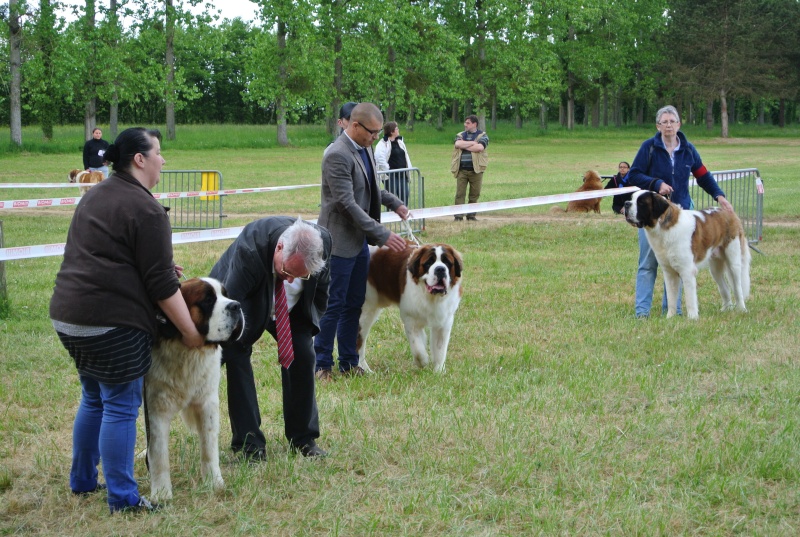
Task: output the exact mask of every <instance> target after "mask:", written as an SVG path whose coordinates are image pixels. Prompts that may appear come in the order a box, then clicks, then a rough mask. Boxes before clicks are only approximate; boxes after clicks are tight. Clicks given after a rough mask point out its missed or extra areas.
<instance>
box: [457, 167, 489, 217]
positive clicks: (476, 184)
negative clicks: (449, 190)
mask: <svg viewBox="0 0 800 537" xmlns="http://www.w3.org/2000/svg"><path fill="white" fill-rule="evenodd" d="M467 185H469V203H478V198H480V197H481V186H482V185H483V172H480V173H478V172H475V171H472V170H458V174H456V200H455V204H456V205H461V204H462V203H464V198H466V196H467ZM467 216H475V213H469V214H467Z"/></svg>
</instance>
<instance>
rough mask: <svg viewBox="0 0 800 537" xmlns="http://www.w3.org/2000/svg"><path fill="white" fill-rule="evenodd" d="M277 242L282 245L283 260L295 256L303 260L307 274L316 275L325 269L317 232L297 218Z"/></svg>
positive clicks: (322, 251)
mask: <svg viewBox="0 0 800 537" xmlns="http://www.w3.org/2000/svg"><path fill="white" fill-rule="evenodd" d="M279 242H281V243H283V256H284V259H289V258H290V257H292V256H293V255H295V254H297V255H299V256H300V257H302V258H303V262H304V263H305V266H306V269H307V270H308V272H309V274H317V273H318V272H319V271H321V270H322V269H323V268H324V267H325V259H324V258H323V256H324V254H325V249H324V246H323V244H322V235H321V234H320V232H319V230H318V229H317V228H315V227H314V226H312V225H311V224H309V223H308V222H306V221H304V220H303V219H302V218H300V217H299V216H298V217H297V221H296V222H295V223H294V224H292V225H291V226H289V227H288V228H286V231H284V232H283V233H282V234H281V238H280V239H279Z"/></svg>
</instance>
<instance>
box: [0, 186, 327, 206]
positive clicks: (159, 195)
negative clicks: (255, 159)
mask: <svg viewBox="0 0 800 537" xmlns="http://www.w3.org/2000/svg"><path fill="white" fill-rule="evenodd" d="M69 186H73V187H74V186H76V185H69ZM86 186H88V185H86ZM300 188H319V184H315V185H289V186H265V187H258V188H235V189H227V190H198V191H191V192H156V193H154V194H153V197H154V198H155V199H157V200H162V199H179V198H196V197H200V196H203V197H206V196H228V195H232V194H254V193H259V192H278V191H281V190H298V189H300ZM80 201H81V198H80V196H77V197H73V198H46V199H31V200H6V201H0V209H37V208H40V207H58V206H64V205H77V204H78V203H80Z"/></svg>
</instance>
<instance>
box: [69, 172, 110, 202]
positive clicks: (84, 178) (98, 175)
mask: <svg viewBox="0 0 800 537" xmlns="http://www.w3.org/2000/svg"><path fill="white" fill-rule="evenodd" d="M67 177H68V178H69V182H70V183H77V184H78V190H80V191H81V196H83V195H84V194H86V193H87V192H88V191H89V189H90V188H91V187H90V186H85V185H94V184H97V183H99V182H100V181H102V180H103V172H90V171H87V170H72V171H71V172H69V175H68V176H67Z"/></svg>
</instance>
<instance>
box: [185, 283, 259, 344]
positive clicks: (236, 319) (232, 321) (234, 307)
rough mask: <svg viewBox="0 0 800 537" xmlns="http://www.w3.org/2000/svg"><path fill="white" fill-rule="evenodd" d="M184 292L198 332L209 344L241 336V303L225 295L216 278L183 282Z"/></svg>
mask: <svg viewBox="0 0 800 537" xmlns="http://www.w3.org/2000/svg"><path fill="white" fill-rule="evenodd" d="M181 294H182V295H183V299H184V300H185V301H186V305H187V306H188V307H189V313H190V315H191V317H192V321H194V324H195V326H196V327H197V331H198V332H200V333H201V334H203V335H204V336H205V338H206V342H207V343H222V342H224V341H232V340H236V339H238V338H239V337H241V335H242V332H243V331H244V314H243V313H242V307H241V305H240V304H239V303H238V302H236V301H235V300H231V299H230V298H228V297H227V296H226V292H225V289H224V288H223V287H222V284H221V283H220V282H219V281H217V280H215V279H213V278H192V279H191V280H187V281H185V282H183V283H182V284H181Z"/></svg>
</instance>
